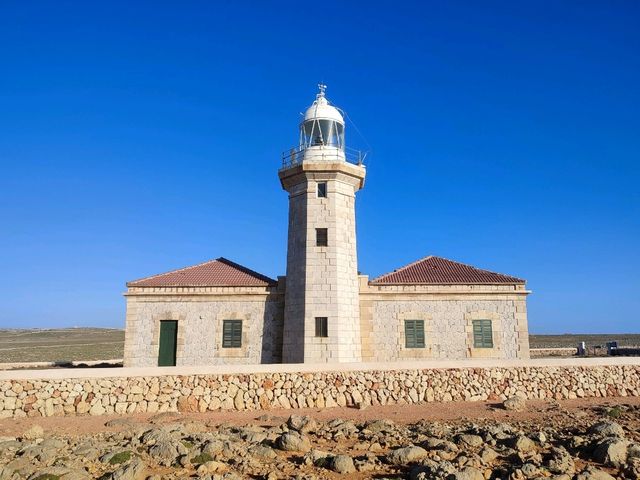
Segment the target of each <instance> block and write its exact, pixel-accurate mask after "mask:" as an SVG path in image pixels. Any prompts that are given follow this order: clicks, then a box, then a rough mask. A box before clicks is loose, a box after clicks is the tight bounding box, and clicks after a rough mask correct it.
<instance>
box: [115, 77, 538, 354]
mask: <svg viewBox="0 0 640 480" xmlns="http://www.w3.org/2000/svg"><path fill="white" fill-rule="evenodd" d="M344 128H345V125H344V119H343V117H342V114H341V113H340V111H339V110H338V109H336V108H335V107H333V106H332V105H330V104H329V102H328V101H327V99H326V98H325V96H324V90H323V89H321V91H320V93H319V94H318V96H317V97H316V101H315V102H314V103H313V104H312V105H311V107H309V109H308V110H307V111H306V113H305V115H304V120H303V122H302V123H301V125H300V145H299V146H298V147H296V148H294V149H292V150H291V152H290V153H288V154H285V156H283V166H282V168H281V169H280V170H279V172H278V176H279V179H280V183H281V185H282V188H283V189H284V190H286V191H287V192H288V194H289V222H288V245H287V267H286V277H279V278H278V280H274V279H271V278H269V277H266V276H264V275H261V274H259V273H257V272H255V271H252V270H250V269H248V268H246V267H243V266H241V265H238V264H236V263H234V262H231V261H229V260H227V259H224V258H218V259H217V260H213V261H209V262H205V263H203V264H200V265H195V266H193V267H187V268H183V269H180V270H175V271H172V272H168V273H165V274H161V275H155V276H152V277H147V278H143V279H141V280H137V281H133V282H130V283H128V291H127V293H126V297H127V319H126V322H127V325H126V341H125V365H126V366H153V365H162V366H165V365H175V366H185V365H215V364H258V363H278V362H284V363H354V362H361V361H365V362H367V361H370V362H390V361H396V360H420V359H424V360H426V359H469V358H470V359H475V358H503V359H520V358H528V357H529V343H528V328H527V309H526V297H527V295H528V294H529V291H528V290H526V287H525V281H524V280H522V279H520V278H516V277H512V276H509V275H504V274H500V273H495V272H490V271H487V270H481V269H478V268H475V267H472V266H469V265H465V264H462V263H458V262H454V261H451V260H447V259H444V258H439V257H434V256H430V257H426V258H423V259H421V260H418V261H417V262H414V263H411V264H409V265H406V266H404V267H402V268H399V269H397V270H394V271H393V272H389V273H387V274H385V275H382V276H380V277H377V278H375V279H373V280H369V279H368V277H366V276H361V275H359V272H358V262H357V248H356V247H357V242H356V214H355V205H356V192H358V190H360V189H362V188H363V187H364V179H365V174H366V170H365V167H364V165H363V162H362V159H363V157H362V156H361V155H360V154H358V155H357V156H356V157H353V156H352V154H351V153H350V152H349V151H348V149H346V148H345V145H344ZM350 155H351V156H350ZM394 247H397V245H394Z"/></svg>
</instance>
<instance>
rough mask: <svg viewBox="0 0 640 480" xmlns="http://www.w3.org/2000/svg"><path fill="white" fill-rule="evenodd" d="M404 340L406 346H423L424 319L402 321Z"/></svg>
mask: <svg viewBox="0 0 640 480" xmlns="http://www.w3.org/2000/svg"><path fill="white" fill-rule="evenodd" d="M404 341H405V342H404V343H405V347H406V348H424V320H405V321H404Z"/></svg>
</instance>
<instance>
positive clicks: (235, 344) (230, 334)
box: [222, 320, 242, 348]
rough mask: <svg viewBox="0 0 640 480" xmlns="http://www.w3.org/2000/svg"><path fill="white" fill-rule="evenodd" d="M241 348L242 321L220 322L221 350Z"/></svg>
mask: <svg viewBox="0 0 640 480" xmlns="http://www.w3.org/2000/svg"><path fill="white" fill-rule="evenodd" d="M240 347H242V320H224V321H223V322H222V348H240Z"/></svg>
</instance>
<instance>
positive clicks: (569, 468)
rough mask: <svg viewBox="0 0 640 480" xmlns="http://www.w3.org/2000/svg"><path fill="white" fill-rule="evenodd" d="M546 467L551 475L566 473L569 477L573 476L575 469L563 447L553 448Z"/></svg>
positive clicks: (571, 459) (570, 457)
mask: <svg viewBox="0 0 640 480" xmlns="http://www.w3.org/2000/svg"><path fill="white" fill-rule="evenodd" d="M546 467H547V469H548V470H549V471H550V472H551V473H560V474H562V473H566V474H570V475H573V473H574V472H575V468H576V466H575V462H574V461H573V457H572V456H571V455H570V454H569V452H567V450H566V449H565V448H564V447H554V448H552V449H551V452H550V455H549V459H548V460H547V463H546Z"/></svg>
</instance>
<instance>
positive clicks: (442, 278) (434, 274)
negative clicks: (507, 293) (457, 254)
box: [370, 255, 525, 285]
mask: <svg viewBox="0 0 640 480" xmlns="http://www.w3.org/2000/svg"><path fill="white" fill-rule="evenodd" d="M524 283H525V281H524V280H523V279H521V278H517V277H512V276H510V275H504V274H502V273H496V272H490V271H489V270H482V269H480V268H476V267H472V266H471V265H466V264H464V263H459V262H454V261H452V260H447V259H446V258H441V257H436V256H433V255H431V256H428V257H425V258H422V259H420V260H418V261H416V262H413V263H410V264H409V265H405V266H404V267H401V268H398V269H397V270H394V271H393V272H389V273H386V274H384V275H381V276H379V277H377V278H375V279H373V280H371V282H370V284H371V285H403V284H408V285H496V284H510V285H513V284H524Z"/></svg>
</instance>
